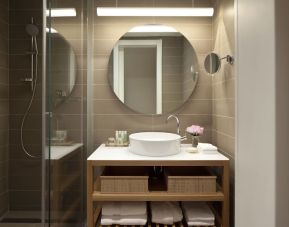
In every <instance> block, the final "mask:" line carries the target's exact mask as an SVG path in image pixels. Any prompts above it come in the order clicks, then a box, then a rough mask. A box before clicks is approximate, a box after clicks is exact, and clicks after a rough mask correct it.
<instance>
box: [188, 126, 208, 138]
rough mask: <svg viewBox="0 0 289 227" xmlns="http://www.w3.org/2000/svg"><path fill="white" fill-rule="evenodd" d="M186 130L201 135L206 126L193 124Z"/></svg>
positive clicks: (194, 134)
mask: <svg viewBox="0 0 289 227" xmlns="http://www.w3.org/2000/svg"><path fill="white" fill-rule="evenodd" d="M186 131H187V132H188V133H190V134H191V135H193V136H199V135H202V134H203V133H204V128H203V127H201V126H199V125H192V126H190V127H187V130H186Z"/></svg>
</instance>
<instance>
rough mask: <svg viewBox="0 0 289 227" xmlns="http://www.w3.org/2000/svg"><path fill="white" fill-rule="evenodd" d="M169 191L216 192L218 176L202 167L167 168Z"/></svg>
mask: <svg viewBox="0 0 289 227" xmlns="http://www.w3.org/2000/svg"><path fill="white" fill-rule="evenodd" d="M166 175H167V184H168V192H171V193H200V194H201V193H204V194H205V193H215V192H216V179H217V177H216V176H211V175H210V174H209V173H208V172H207V171H205V169H201V168H189V169H187V168H183V169H180V168H167V169H166Z"/></svg>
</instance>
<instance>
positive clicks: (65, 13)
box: [46, 8, 76, 17]
mask: <svg viewBox="0 0 289 227" xmlns="http://www.w3.org/2000/svg"><path fill="white" fill-rule="evenodd" d="M46 16H51V17H76V9H75V8H54V9H51V10H46Z"/></svg>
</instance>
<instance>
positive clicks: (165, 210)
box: [151, 202, 183, 225]
mask: <svg viewBox="0 0 289 227" xmlns="http://www.w3.org/2000/svg"><path fill="white" fill-rule="evenodd" d="M151 214H152V222H153V223H158V224H165V225H172V224H174V223H176V222H179V221H181V220H182V219H183V213H182V209H181V208H180V206H179V204H178V203H177V202H151Z"/></svg>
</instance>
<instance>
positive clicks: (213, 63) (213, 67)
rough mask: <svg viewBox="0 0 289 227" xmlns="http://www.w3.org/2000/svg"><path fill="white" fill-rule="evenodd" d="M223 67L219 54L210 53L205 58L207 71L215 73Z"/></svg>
mask: <svg viewBox="0 0 289 227" xmlns="http://www.w3.org/2000/svg"><path fill="white" fill-rule="evenodd" d="M220 68H221V60H220V57H219V55H217V54H215V53H210V54H209V55H207V57H206V58H205V69H206V71H207V73H210V74H214V73H216V72H218V71H219V69H220Z"/></svg>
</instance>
